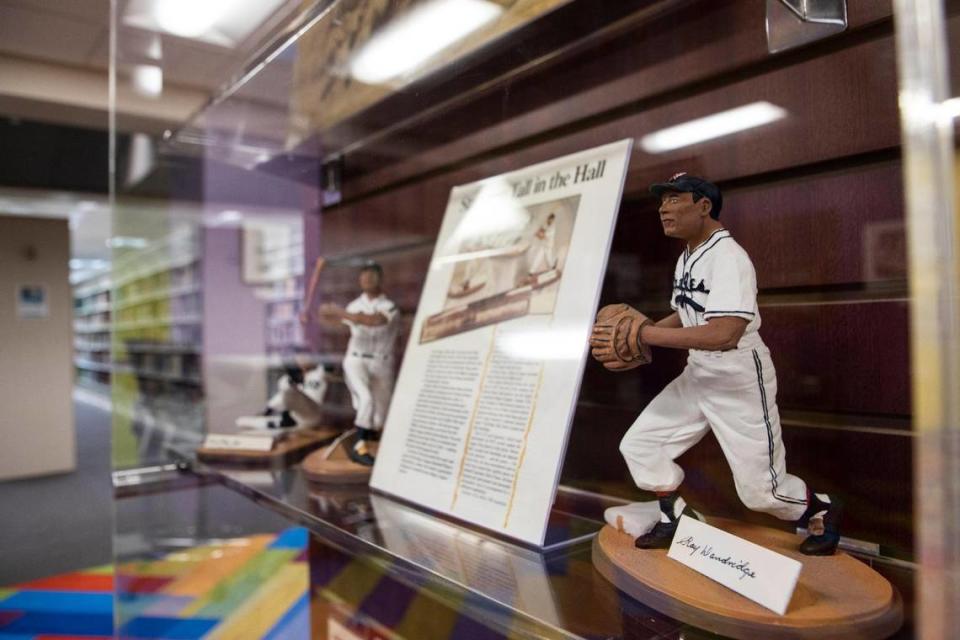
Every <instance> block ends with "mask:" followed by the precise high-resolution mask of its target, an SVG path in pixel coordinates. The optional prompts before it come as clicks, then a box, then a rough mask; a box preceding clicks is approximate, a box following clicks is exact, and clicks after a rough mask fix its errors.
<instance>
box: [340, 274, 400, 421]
mask: <svg viewBox="0 0 960 640" xmlns="http://www.w3.org/2000/svg"><path fill="white" fill-rule="evenodd" d="M346 311H347V313H363V314H367V315H373V314H377V313H379V314H381V315H383V316H384V317H386V318H387V323H386V324H383V325H379V326H375V327H370V326H366V325H362V324H358V323H356V322H350V321H349V320H344V321H343V322H344V324H346V325H347V326H348V327H350V342H349V343H348V344H347V352H346V353H345V354H344V357H343V376H344V379H345V381H346V383H347V388H348V389H349V390H350V398H351V401H352V403H353V408H354V410H355V411H356V412H357V417H356V418H355V419H354V424H356V425H357V426H358V427H363V428H364V429H373V430H375V431H379V430H380V429H382V428H383V422H384V420H385V419H386V417H387V409H389V408H390V396H391V395H392V394H393V382H394V376H395V374H394V362H393V360H394V355H393V348H394V345H395V344H396V341H397V332H398V330H399V327H398V320H399V318H398V313H397V305H395V304H394V303H393V302H392V301H391V300H390V299H389V298H387V297H386V296H385V295H383V294H380V295H379V296H377V297H376V298H371V297H369V296H367V294H365V293H363V294H361V295H360V297H359V298H357V299H356V300H354V301H353V302H351V303H350V304H348V305H347V308H346Z"/></svg>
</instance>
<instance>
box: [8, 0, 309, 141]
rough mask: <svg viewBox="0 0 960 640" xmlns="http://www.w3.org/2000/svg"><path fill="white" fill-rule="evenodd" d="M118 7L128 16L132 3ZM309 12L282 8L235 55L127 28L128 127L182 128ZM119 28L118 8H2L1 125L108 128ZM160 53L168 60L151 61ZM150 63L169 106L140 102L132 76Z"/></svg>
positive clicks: (98, 1)
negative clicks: (20, 121) (113, 26)
mask: <svg viewBox="0 0 960 640" xmlns="http://www.w3.org/2000/svg"><path fill="white" fill-rule="evenodd" d="M196 1H197V2H203V1H204V0H196ZM117 2H118V11H119V12H120V15H123V12H124V11H125V9H126V6H127V4H128V0H117ZM302 5H303V3H302V2H300V0H282V3H281V5H280V9H279V10H277V11H276V12H274V13H273V14H272V15H270V16H268V18H267V19H266V20H264V21H263V22H262V23H260V24H259V26H258V27H257V28H255V29H254V30H253V31H252V33H251V35H250V36H249V37H248V38H247V39H246V40H245V41H244V42H241V43H239V44H238V45H237V46H235V47H232V48H228V47H224V46H218V45H216V44H210V43H207V42H203V41H199V40H193V39H188V38H181V37H177V36H173V35H168V34H161V33H156V32H153V31H149V30H146V29H139V28H134V27H130V26H128V25H122V26H121V28H120V29H119V31H118V42H117V49H118V52H119V53H118V63H119V67H118V85H117V92H118V93H117V109H118V126H120V127H121V128H123V129H126V130H130V131H144V132H146V133H152V134H159V133H160V132H162V131H163V130H164V129H168V128H177V127H179V126H180V125H182V124H183V122H184V121H185V120H186V119H187V118H188V117H189V116H191V115H193V114H194V113H195V112H196V110H197V109H199V108H200V107H201V106H202V105H203V104H205V103H206V102H207V100H208V99H209V98H210V96H211V95H212V94H213V93H214V92H215V91H216V90H217V89H218V88H219V87H221V86H222V85H223V84H224V82H226V81H227V80H228V79H229V78H230V77H231V76H232V75H233V74H234V73H236V72H237V71H239V70H240V69H242V68H243V67H244V65H245V64H246V63H247V62H248V60H249V58H250V57H251V56H252V55H253V54H254V53H255V52H256V51H257V49H258V48H259V47H260V46H262V45H263V44H264V43H265V42H268V41H269V39H270V37H271V36H272V35H273V34H275V33H276V32H277V30H278V29H279V28H280V27H282V26H283V25H284V24H285V22H286V21H287V20H289V18H290V17H291V16H292V15H293V13H294V12H295V11H296V10H297V9H298V8H300V7H301V6H302ZM109 27H110V2H109V0H3V1H2V2H0V115H10V116H15V117H21V118H31V117H32V118H35V119H41V120H46V121H53V122H56V123H59V124H70V125H79V126H101V127H105V123H106V121H107V120H106V113H107V109H108V101H107V89H108V87H107V70H108V66H109V51H110V48H109V47H110V28H109ZM150 51H152V52H153V53H156V52H159V53H160V54H161V58H160V59H159V60H151V59H150V58H149V57H148V55H147V54H148V52H150ZM146 62H150V63H151V64H155V65H157V66H160V67H161V68H162V69H163V84H164V90H163V93H162V94H161V95H160V96H156V97H151V96H142V95H138V94H136V93H135V92H134V91H133V90H132V88H131V86H130V83H129V80H128V77H127V73H128V71H129V68H130V67H131V66H132V65H134V64H142V63H146ZM274 84H276V83H274ZM80 85H82V86H80ZM78 86H80V89H79V90H78ZM68 88H69V89H68ZM286 97H287V96H286V93H285V92H277V91H270V92H268V91H263V92H258V95H257V96H256V98H257V99H264V100H273V101H278V100H283V101H285V100H286Z"/></svg>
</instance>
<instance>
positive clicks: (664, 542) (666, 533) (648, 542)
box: [633, 520, 678, 549]
mask: <svg viewBox="0 0 960 640" xmlns="http://www.w3.org/2000/svg"><path fill="white" fill-rule="evenodd" d="M677 524H678V521H676V520H675V521H673V522H658V523H657V524H655V525H654V527H653V529H651V530H650V531H648V532H647V533H645V534H643V535H642V536H640V537H639V538H637V539H636V540H635V541H634V543H633V546H635V547H636V548H637V549H669V548H670V543H671V542H673V534H675V533H676V532H677Z"/></svg>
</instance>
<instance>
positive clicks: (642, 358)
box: [590, 304, 653, 371]
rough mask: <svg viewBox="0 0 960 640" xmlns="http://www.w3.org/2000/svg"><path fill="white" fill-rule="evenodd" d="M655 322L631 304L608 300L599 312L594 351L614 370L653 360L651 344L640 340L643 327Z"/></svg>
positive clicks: (591, 342)
mask: <svg viewBox="0 0 960 640" xmlns="http://www.w3.org/2000/svg"><path fill="white" fill-rule="evenodd" d="M646 324H652V321H651V320H650V318H648V317H647V316H645V315H643V314H642V313H640V312H639V311H637V310H636V309H634V308H633V307H631V306H630V305H628V304H608V305H607V306H605V307H603V308H602V309H600V311H599V312H598V313H597V321H596V322H595V323H594V325H593V333H592V334H591V336H590V347H591V350H590V352H591V353H592V354H593V357H594V358H595V359H596V360H597V361H598V362H600V363H601V364H603V366H604V367H606V368H607V369H609V370H610V371H627V370H628V369H633V368H636V367H639V366H640V365H642V364H648V363H649V362H650V361H652V360H653V354H652V353H651V352H650V347H649V346H648V345H645V344H643V343H641V342H640V330H641V329H642V328H643V326H644V325H646Z"/></svg>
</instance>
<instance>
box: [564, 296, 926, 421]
mask: <svg viewBox="0 0 960 640" xmlns="http://www.w3.org/2000/svg"><path fill="white" fill-rule="evenodd" d="M760 315H761V317H762V326H761V328H760V335H761V336H762V337H763V339H764V342H765V343H766V344H767V346H768V347H770V352H771V355H772V357H773V362H774V365H775V366H776V368H777V382H778V392H777V403H778V404H779V406H780V409H781V410H786V411H790V410H793V411H812V412H819V413H835V414H846V415H861V414H867V415H870V414H882V415H888V416H901V417H904V418H906V417H909V415H910V406H911V405H910V354H909V341H908V309H907V302H906V301H905V300H904V301H879V302H863V303H857V302H852V303H847V304H841V303H838V304H797V305H781V306H761V308H760ZM685 361H686V357H685V354H683V353H682V352H680V351H671V350H666V349H655V350H654V363H653V364H651V365H649V366H646V367H643V368H642V369H638V370H635V371H632V372H629V373H627V372H625V373H622V374H619V375H616V374H612V373H610V372H607V371H606V370H604V369H603V368H602V367H601V366H600V365H598V364H596V363H594V362H590V363H588V365H587V367H586V370H585V372H584V378H583V384H582V388H581V392H580V401H581V402H586V403H595V404H603V405H610V406H616V407H621V408H624V409H629V410H632V411H637V412H639V411H640V410H641V409H642V408H643V407H644V406H646V404H647V403H648V402H650V400H652V399H653V398H654V396H656V394H657V393H659V392H660V390H661V389H663V387H665V386H666V385H667V383H669V382H670V380H672V379H673V378H674V377H676V376H677V375H679V374H680V371H681V370H682V369H683V364H684V362H685ZM839 420H840V421H841V422H842V420H843V418H842V415H840V416H839ZM907 427H908V423H907V422H903V423H901V428H907Z"/></svg>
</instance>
